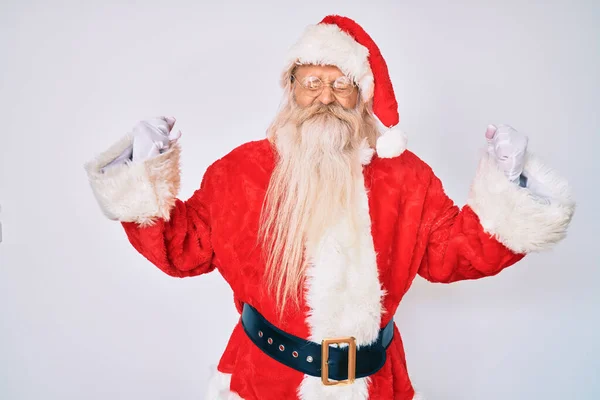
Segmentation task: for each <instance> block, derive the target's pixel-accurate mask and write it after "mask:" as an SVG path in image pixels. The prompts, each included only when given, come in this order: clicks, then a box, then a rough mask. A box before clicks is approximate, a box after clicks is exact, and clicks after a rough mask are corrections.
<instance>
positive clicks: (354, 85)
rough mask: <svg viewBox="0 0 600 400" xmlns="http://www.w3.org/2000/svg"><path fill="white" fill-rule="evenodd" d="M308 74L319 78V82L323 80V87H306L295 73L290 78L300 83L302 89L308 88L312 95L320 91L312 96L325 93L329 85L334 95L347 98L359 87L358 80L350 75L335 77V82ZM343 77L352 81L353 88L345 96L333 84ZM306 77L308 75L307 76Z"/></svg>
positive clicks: (293, 81)
mask: <svg viewBox="0 0 600 400" xmlns="http://www.w3.org/2000/svg"><path fill="white" fill-rule="evenodd" d="M308 76H313V77H315V78H317V79H318V80H319V82H321V83H322V85H321V87H320V88H319V89H316V90H313V89H310V88H307V87H305V86H304V85H303V84H302V83H301V82H300V80H299V79H298V77H297V76H296V75H294V74H290V79H291V81H292V84H294V83H299V84H300V87H302V89H304V90H306V91H307V92H308V93H311V95H312V93H316V92H318V93H316V94H315V95H314V96H312V97H318V96H320V95H321V93H323V90H325V87H326V86H329V87H330V88H331V92H332V93H333V95H334V96H336V97H340V98H342V99H345V98H348V97H350V95H351V94H352V93H354V89H355V88H357V87H358V85H357V84H356V82H354V80H353V79H352V78H350V77H348V76H346V75H342V76H340V77H337V78H336V79H335V80H334V81H333V82H330V83H327V82H324V81H323V80H322V79H321V78H319V77H318V76H314V75H308ZM342 77H345V78H348V79H350V82H351V83H352V90H351V91H350V92H348V94H346V95H344V96H340V94H339V93H337V92H336V88H334V87H333V85H334V84H335V82H336V81H337V80H338V79H340V78H342ZM305 78H306V77H305Z"/></svg>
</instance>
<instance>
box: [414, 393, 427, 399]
mask: <svg viewBox="0 0 600 400" xmlns="http://www.w3.org/2000/svg"><path fill="white" fill-rule="evenodd" d="M412 400H425V396H423V393H417V392H415V396H414V397H413V398H412Z"/></svg>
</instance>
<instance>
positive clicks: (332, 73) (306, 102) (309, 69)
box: [292, 65, 359, 109]
mask: <svg viewBox="0 0 600 400" xmlns="http://www.w3.org/2000/svg"><path fill="white" fill-rule="evenodd" d="M294 78H295V79H294V85H293V89H292V90H293V91H294V98H295V99H296V104H298V106H299V107H308V106H310V105H312V104H314V103H315V102H320V103H322V104H325V105H328V104H332V103H335V102H337V103H338V104H339V105H341V106H342V107H344V108H346V109H352V108H354V107H356V103H357V101H358V91H359V90H358V87H356V86H353V87H351V88H349V89H348V88H346V89H343V88H344V85H346V86H347V85H348V83H349V82H350V81H349V80H348V79H347V78H345V75H344V73H343V72H342V71H340V69H339V68H338V67H335V66H332V65H301V66H299V67H297V68H296V71H295V72H294ZM318 80H320V81H321V83H322V90H321V89H318V90H311V87H312V86H311V85H313V86H316V85H314V83H317V84H318ZM334 83H335V87H336V88H338V89H334V88H333V87H332V86H334ZM330 85H331V86H330ZM339 88H342V89H341V90H340V89H339Z"/></svg>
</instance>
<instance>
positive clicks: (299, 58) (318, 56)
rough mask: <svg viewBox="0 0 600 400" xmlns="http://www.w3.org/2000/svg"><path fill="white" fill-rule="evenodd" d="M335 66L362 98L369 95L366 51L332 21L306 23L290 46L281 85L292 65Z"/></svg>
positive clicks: (370, 85)
mask: <svg viewBox="0 0 600 400" xmlns="http://www.w3.org/2000/svg"><path fill="white" fill-rule="evenodd" d="M299 64H318V65H335V66H337V67H338V68H339V69H340V70H341V71H342V72H343V73H344V74H346V75H348V76H349V77H350V78H352V79H353V80H354V81H355V82H356V83H357V84H358V86H359V87H360V89H361V95H362V97H363V100H364V101H365V102H366V101H368V100H370V99H371V97H373V90H374V80H373V72H372V71H371V66H370V64H369V50H368V49H367V48H366V47H365V46H363V45H362V44H360V43H358V42H357V41H356V40H354V38H353V37H352V36H350V35H348V34H347V33H346V32H344V31H342V30H341V29H340V28H339V27H338V26H337V25H334V24H317V25H309V26H308V27H307V28H306V30H305V31H304V34H303V35H302V36H301V37H300V39H299V40H298V41H297V42H296V43H295V44H294V45H293V46H292V47H291V48H290V50H289V52H288V56H287V60H286V65H285V70H284V74H283V78H282V79H283V80H282V84H283V85H284V86H285V84H286V82H287V80H288V79H289V74H290V72H291V70H292V68H293V67H294V66H295V65H299Z"/></svg>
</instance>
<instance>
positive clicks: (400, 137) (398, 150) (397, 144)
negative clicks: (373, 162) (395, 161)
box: [377, 127, 408, 158]
mask: <svg viewBox="0 0 600 400" xmlns="http://www.w3.org/2000/svg"><path fill="white" fill-rule="evenodd" d="M407 143H408V138H407V137H406V134H405V133H404V132H403V131H402V130H401V129H400V128H398V127H394V128H391V129H390V130H388V131H387V132H384V133H383V134H382V135H381V136H380V137H379V138H378V139H377V155H378V156H379V157H381V158H393V157H397V156H399V155H400V154H402V153H403V152H404V150H406V145H407Z"/></svg>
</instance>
